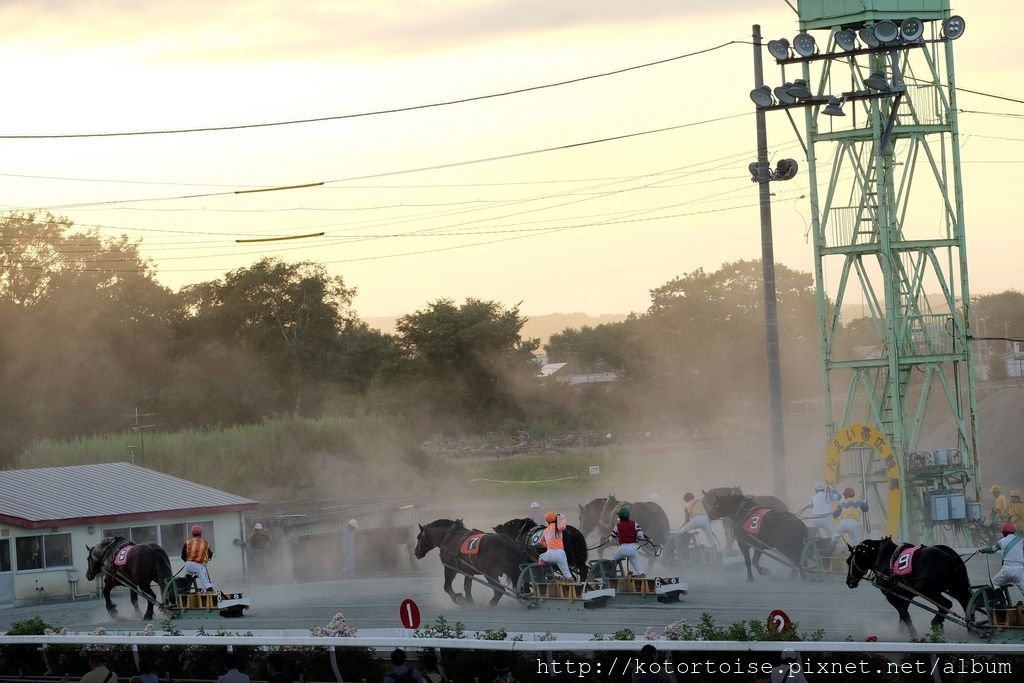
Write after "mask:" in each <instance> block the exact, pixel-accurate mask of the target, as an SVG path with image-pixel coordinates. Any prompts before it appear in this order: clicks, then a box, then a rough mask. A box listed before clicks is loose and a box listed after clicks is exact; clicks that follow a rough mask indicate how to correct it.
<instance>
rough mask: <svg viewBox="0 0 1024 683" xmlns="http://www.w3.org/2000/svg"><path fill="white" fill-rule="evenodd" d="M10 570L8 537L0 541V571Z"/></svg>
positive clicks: (9, 543)
mask: <svg viewBox="0 0 1024 683" xmlns="http://www.w3.org/2000/svg"><path fill="white" fill-rule="evenodd" d="M9 571H11V541H10V539H8V538H5V539H3V540H2V541H0V572H9Z"/></svg>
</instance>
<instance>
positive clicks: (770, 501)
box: [722, 486, 789, 550]
mask: <svg viewBox="0 0 1024 683" xmlns="http://www.w3.org/2000/svg"><path fill="white" fill-rule="evenodd" d="M736 489H737V490H739V487H738V486H737V487H736ZM750 497H751V498H753V499H754V502H755V503H757V504H758V505H761V506H763V507H766V508H771V509H772V510H782V511H783V512H789V506H788V505H786V504H785V503H784V502H783V501H782V499H781V498H776V497H775V496H755V495H751V496H750ZM722 529H723V530H724V531H725V548H726V550H731V549H732V544H733V542H734V541H735V538H734V537H733V533H732V520H731V519H729V518H726V517H723V518H722Z"/></svg>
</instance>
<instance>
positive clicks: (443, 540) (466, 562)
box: [439, 527, 484, 574]
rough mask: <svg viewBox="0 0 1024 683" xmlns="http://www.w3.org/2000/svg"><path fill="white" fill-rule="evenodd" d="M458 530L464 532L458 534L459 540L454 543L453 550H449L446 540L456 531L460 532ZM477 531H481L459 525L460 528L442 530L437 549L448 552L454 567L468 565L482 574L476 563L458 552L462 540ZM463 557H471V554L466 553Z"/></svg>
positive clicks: (477, 532)
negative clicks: (452, 559)
mask: <svg viewBox="0 0 1024 683" xmlns="http://www.w3.org/2000/svg"><path fill="white" fill-rule="evenodd" d="M460 532H464V533H462V536H460V537H459V540H458V541H457V542H456V543H455V552H451V551H449V550H448V548H447V544H448V540H449V539H450V538H451V537H452V536H453V535H454V534H457V533H460ZM479 533H482V532H481V531H479V530H477V529H467V528H465V527H460V528H454V527H453V528H451V529H449V530H448V531H446V532H444V536H443V537H442V538H441V543H442V545H441V546H440V547H439V550H441V552H442V553H448V554H450V555H451V556H452V557H453V558H454V559H455V563H454V564H455V565H456V567H460V568H461V565H468V567H469V568H470V569H471V570H472V571H475V572H477V573H478V574H483V573H484V572H483V571H481V570H480V568H479V567H478V566H476V564H475V563H474V562H473V561H472V560H465V559H463V557H464V556H463V554H462V553H461V552H459V548H461V547H462V542H463V541H465V540H466V539H467V538H469V537H470V536H472V535H473V534H479ZM465 557H473V556H472V555H467V556H465ZM442 559H443V558H442Z"/></svg>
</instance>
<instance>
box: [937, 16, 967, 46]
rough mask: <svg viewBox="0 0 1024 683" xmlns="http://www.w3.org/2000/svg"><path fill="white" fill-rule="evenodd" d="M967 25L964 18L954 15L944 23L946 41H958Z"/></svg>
mask: <svg viewBox="0 0 1024 683" xmlns="http://www.w3.org/2000/svg"><path fill="white" fill-rule="evenodd" d="M966 28H967V24H966V23H965V22H964V18H963V17H961V16H960V15H957V14H954V15H953V16H951V17H950V18H949V19H946V20H945V21H944V22H942V36H943V37H944V38H946V40H956V39H957V38H959V37H960V36H962V35H963V34H964V30H966Z"/></svg>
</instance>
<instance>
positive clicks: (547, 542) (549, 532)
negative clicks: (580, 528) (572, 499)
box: [540, 515, 569, 550]
mask: <svg viewBox="0 0 1024 683" xmlns="http://www.w3.org/2000/svg"><path fill="white" fill-rule="evenodd" d="M568 525H569V522H568V521H566V519H565V517H562V516H561V515H559V516H558V519H557V520H555V521H554V522H552V523H551V524H548V528H547V529H545V530H544V534H543V535H542V536H541V537H540V542H541V545H543V546H544V547H545V548H547V549H548V550H564V549H565V542H564V541H563V540H562V537H563V535H564V534H563V532H564V531H565V527H567V526H568Z"/></svg>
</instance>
